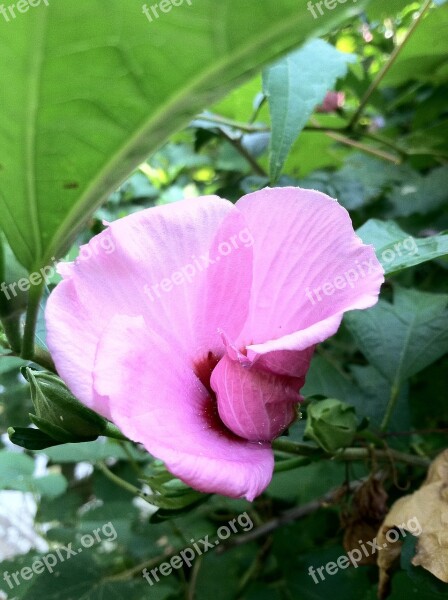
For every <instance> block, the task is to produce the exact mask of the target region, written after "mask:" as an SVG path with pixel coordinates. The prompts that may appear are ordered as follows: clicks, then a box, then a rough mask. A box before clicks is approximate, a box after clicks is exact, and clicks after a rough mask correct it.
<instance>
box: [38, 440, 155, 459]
mask: <svg viewBox="0 0 448 600" xmlns="http://www.w3.org/2000/svg"><path fill="white" fill-rule="evenodd" d="M128 448H129V452H130V454H131V456H132V457H133V458H134V459H135V460H139V461H144V460H148V458H149V455H148V454H145V453H144V452H139V451H138V450H136V449H134V447H133V446H131V445H128ZM39 454H45V455H46V456H48V458H49V459H50V460H52V461H54V462H55V463H71V462H74V463H76V462H80V461H88V462H92V463H94V462H97V461H99V460H105V459H106V458H116V459H119V460H129V455H128V454H127V453H126V452H125V450H124V448H123V447H122V446H121V445H120V444H118V443H117V442H113V441H109V440H105V439H103V438H99V439H98V440H95V441H94V442H81V443H79V444H64V445H62V446H58V447H57V448H47V449H46V450H45V451H43V452H39Z"/></svg>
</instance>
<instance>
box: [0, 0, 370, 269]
mask: <svg viewBox="0 0 448 600" xmlns="http://www.w3.org/2000/svg"><path fill="white" fill-rule="evenodd" d="M363 4H365V1H364V2H359V5H360V7H361V6H362V5H363ZM345 15H346V9H344V8H341V9H340V10H339V12H338V15H337V17H336V18H335V17H334V16H333V15H328V16H324V17H323V18H322V20H321V21H320V23H319V29H320V30H321V31H322V30H323V29H324V28H325V26H327V27H329V24H331V25H334V24H335V21H342V20H343V19H344V17H345ZM27 16H28V17H30V15H27ZM184 22H186V23H187V26H186V27H182V26H181V25H182V23H184ZM81 24H82V26H81ZM313 27H314V28H316V29H317V25H315V24H314V23H312V21H310V19H309V18H308V13H307V11H306V7H305V5H303V6H301V5H298V4H297V2H296V1H295V0H279V1H276V2H264V3H263V4H260V3H259V2H257V1H256V0H250V1H247V2H245V3H241V2H237V1H236V0H229V1H228V2H226V4H225V5H219V6H217V5H216V3H215V2H214V0H200V1H198V2H197V3H196V4H195V6H194V9H192V7H191V6H190V7H189V6H188V5H187V4H184V5H183V6H181V7H179V8H178V9H177V10H174V11H172V13H170V15H166V16H165V18H161V19H159V20H158V21H157V23H149V21H148V20H147V19H146V18H145V16H143V15H142V13H141V10H140V8H139V7H134V8H132V9H129V8H128V7H125V6H124V5H123V3H122V2H121V1H120V0H113V1H111V2H109V3H108V5H107V18H105V14H104V7H103V6H102V5H101V4H98V3H94V2H91V1H90V0H80V1H78V0H69V1H68V2H65V3H64V6H60V5H59V4H56V3H55V4H50V5H49V6H48V7H47V8H42V7H40V9H39V10H36V11H35V12H34V14H33V15H32V18H22V19H17V20H16V21H15V22H14V24H13V26H12V24H11V26H5V24H3V27H2V28H1V31H0V40H1V43H2V46H3V47H4V48H5V52H4V53H3V54H2V59H1V72H2V73H3V76H4V77H5V78H6V80H7V81H8V85H7V86H6V88H5V96H4V104H5V111H4V112H3V119H4V122H5V123H7V124H8V126H7V128H2V132H1V134H0V157H1V158H0V164H1V165H2V177H1V180H0V185H1V188H0V208H1V223H2V229H3V231H4V233H5V234H6V237H7V238H8V241H9V243H10V245H11V247H12V249H13V251H14V253H15V254H16V256H17V258H18V259H19V261H20V262H21V263H22V264H23V265H25V266H26V267H27V268H29V269H30V270H31V271H32V270H35V269H37V268H40V267H43V266H44V265H46V264H48V263H49V262H50V260H51V258H52V256H53V255H57V256H61V255H63V254H64V253H65V252H66V251H67V250H68V249H69V247H70V244H71V242H72V241H73V239H74V236H75V234H76V233H77V232H79V230H80V229H81V228H82V226H83V224H84V223H85V222H86V221H87V219H88V216H89V215H91V214H93V212H94V210H95V208H97V207H98V206H99V204H100V203H101V202H102V201H103V200H104V199H105V198H106V196H107V195H108V194H110V193H111V192H113V191H114V189H115V188H116V187H117V186H118V185H119V184H120V183H121V181H122V180H123V179H124V178H125V177H126V176H127V175H128V174H129V173H130V172H131V171H132V170H133V169H134V168H136V167H137V166H138V164H139V163H141V162H143V161H144V160H145V158H146V156H147V155H148V154H149V153H150V152H152V151H154V150H156V149H157V148H158V147H159V146H160V145H161V144H162V143H163V142H165V141H166V139H167V137H168V136H169V135H170V134H172V133H174V132H175V131H176V130H178V129H179V128H180V127H181V126H183V125H185V124H186V123H187V122H188V119H189V118H191V117H192V116H193V115H194V114H195V113H196V112H197V111H198V110H201V109H203V108H204V107H205V106H206V105H207V104H211V103H212V102H214V101H215V100H217V99H218V98H219V97H221V96H223V95H224V94H225V93H226V92H228V91H230V90H231V89H232V87H234V86H235V85H236V84H237V83H238V82H240V81H241V80H242V79H243V78H244V77H247V76H249V75H251V74H253V73H254V72H255V69H257V68H259V67H260V66H261V65H262V64H263V63H266V62H267V61H269V60H272V59H273V58H276V57H277V56H278V55H279V54H281V53H282V52H285V51H287V50H289V49H291V48H293V47H294V46H297V45H298V44H299V43H300V42H301V41H303V40H304V39H305V37H308V36H309V35H310V28H311V29H312V28H313ZM192 31H193V32H194V33H193V34H192ZM165 44H167V48H169V57H168V56H167V55H166V53H165V52H164V51H162V50H161V48H162V47H163V46H164V45H165ZM171 63H175V65H176V66H175V68H172V69H170V68H169V65H170V64H171ZM24 72H27V73H28V81H27V82H25V81H24V78H23V76H22V74H23V73H24ZM67 72H70V73H71V76H70V77H67V76H66V74H67ZM60 123H64V129H63V131H60V130H59V126H58V124H60ZM48 174H50V176H48Z"/></svg>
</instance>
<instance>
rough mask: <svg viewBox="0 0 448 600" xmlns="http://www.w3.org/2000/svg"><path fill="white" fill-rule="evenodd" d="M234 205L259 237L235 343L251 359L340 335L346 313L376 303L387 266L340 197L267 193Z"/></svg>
mask: <svg viewBox="0 0 448 600" xmlns="http://www.w3.org/2000/svg"><path fill="white" fill-rule="evenodd" d="M236 206H237V208H238V209H239V210H240V211H241V212H242V213H243V214H244V216H245V217H246V221H247V224H248V227H249V229H250V231H251V232H252V234H253V236H254V240H255V243H254V265H253V285H252V293H251V300H250V313H249V317H248V320H247V323H246V326H245V328H244V330H243V332H242V333H241V335H240V336H239V338H238V340H237V346H238V347H245V346H248V347H249V351H248V357H249V358H251V359H252V360H254V359H255V358H256V355H258V354H260V353H266V352H268V351H271V350H275V351H278V350H282V349H285V350H288V351H293V350H303V349H306V348H307V347H309V346H311V345H314V344H316V343H317V342H319V341H322V340H323V339H325V338H326V337H328V336H330V335H332V334H333V333H335V331H336V330H337V327H338V326H339V324H340V321H341V318H342V315H343V313H344V312H345V311H348V310H353V309H355V308H367V307H369V306H372V305H373V304H375V303H376V301H377V299H378V294H379V289H380V286H381V284H382V282H383V281H384V277H383V269H382V267H381V265H380V263H379V262H378V260H377V258H376V256H375V252H374V249H373V247H372V246H365V245H364V244H363V243H362V242H361V240H360V239H359V238H358V237H357V236H356V234H355V233H354V231H353V227H352V223H351V220H350V217H349V214H348V213H347V211H346V210H345V209H344V208H343V207H342V206H340V205H339V204H338V203H337V202H336V201H335V200H333V199H332V198H329V197H328V196H326V195H325V194H322V193H320V192H316V191H310V190H301V189H299V188H277V189H269V188H267V189H265V190H262V191H260V192H255V193H253V194H249V195H247V196H244V197H243V198H241V200H239V201H238V202H237V204H236ZM336 285H338V286H340V287H341V289H337V288H336ZM324 287H325V290H326V293H325V292H324V291H323V288H324ZM316 292H317V295H316ZM319 298H320V300H319ZM293 334H295V335H293ZM273 341H276V342H277V343H276V344H271V342H273ZM267 342H270V344H269V345H268V346H267V345H266V343H267ZM261 345H263V347H261ZM266 360H267V357H266ZM271 360H276V359H274V358H273V357H271Z"/></svg>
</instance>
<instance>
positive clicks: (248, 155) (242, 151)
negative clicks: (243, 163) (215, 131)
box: [220, 129, 268, 178]
mask: <svg viewBox="0 0 448 600" xmlns="http://www.w3.org/2000/svg"><path fill="white" fill-rule="evenodd" d="M220 132H221V135H222V136H223V137H224V138H225V139H226V140H227V141H228V142H229V143H230V144H232V146H233V147H234V148H235V150H236V151H237V152H239V153H240V154H241V156H242V157H243V158H245V159H246V160H247V162H248V163H249V165H250V166H251V167H252V170H253V171H254V173H256V174H257V175H259V176H260V177H266V178H267V177H268V174H267V173H266V171H265V170H264V169H263V167H262V166H261V165H259V164H258V163H257V161H256V160H255V158H254V157H253V156H252V154H251V153H250V152H248V151H247V150H246V148H245V147H244V146H243V144H242V142H241V140H240V139H235V138H233V137H232V136H231V135H227V133H226V132H225V131H224V130H223V129H221V130H220Z"/></svg>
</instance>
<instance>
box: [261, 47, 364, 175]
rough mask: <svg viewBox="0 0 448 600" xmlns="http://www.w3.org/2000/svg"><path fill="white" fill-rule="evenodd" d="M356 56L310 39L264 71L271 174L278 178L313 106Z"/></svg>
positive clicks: (322, 97)
mask: <svg viewBox="0 0 448 600" xmlns="http://www.w3.org/2000/svg"><path fill="white" fill-rule="evenodd" d="M355 60H356V59H355V57H354V56H353V55H352V54H344V53H342V52H339V50H336V49H335V48H334V47H333V46H331V45H330V44H328V43H327V42H324V41H323V40H319V39H317V40H312V41H310V42H308V43H306V44H305V45H304V46H303V47H302V48H300V49H299V50H296V51H294V52H292V53H291V54H289V55H288V56H285V57H284V58H282V59H281V60H280V61H278V62H277V63H275V64H274V65H272V66H271V67H268V68H267V69H266V70H265V71H264V73H263V91H264V93H265V95H266V96H268V98H269V107H270V112H271V121H272V139H271V158H270V176H271V182H272V183H274V182H276V181H277V179H278V178H279V176H280V174H281V171H282V168H283V165H284V163H285V160H286V157H287V156H288V153H289V151H290V150H291V148H292V145H293V143H294V141H295V139H296V138H297V136H298V135H299V133H300V132H301V131H302V129H303V128H304V127H305V125H306V123H307V121H308V119H309V118H310V116H311V114H312V112H313V110H314V109H315V107H316V106H317V105H318V104H320V103H321V102H322V101H323V99H324V98H325V94H326V93H327V91H328V90H331V89H332V88H333V87H334V85H335V83H336V80H337V78H338V77H343V76H344V75H345V74H346V72H347V65H348V63H351V62H354V61H355Z"/></svg>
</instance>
